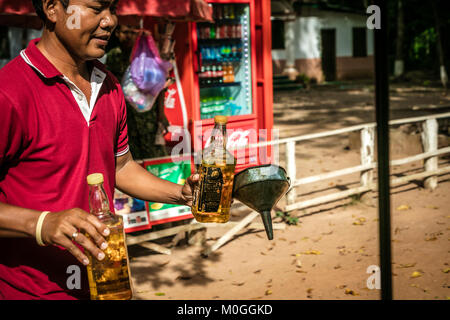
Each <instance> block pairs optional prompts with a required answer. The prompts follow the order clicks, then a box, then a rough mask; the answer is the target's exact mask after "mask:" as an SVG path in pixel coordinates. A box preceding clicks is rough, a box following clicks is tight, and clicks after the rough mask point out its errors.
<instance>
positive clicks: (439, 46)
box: [431, 0, 448, 92]
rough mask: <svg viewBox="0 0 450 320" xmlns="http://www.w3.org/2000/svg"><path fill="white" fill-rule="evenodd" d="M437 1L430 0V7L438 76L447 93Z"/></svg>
mask: <svg viewBox="0 0 450 320" xmlns="http://www.w3.org/2000/svg"><path fill="white" fill-rule="evenodd" d="M437 1H438V0H432V1H431V6H432V7H433V14H434V21H435V23H436V43H437V51H438V56H439V66H440V74H441V82H442V85H443V86H444V89H445V91H446V92H447V81H448V77H447V72H446V71H445V63H444V61H445V59H444V50H443V49H442V42H441V31H440V26H441V23H440V19H439V13H438V11H437Z"/></svg>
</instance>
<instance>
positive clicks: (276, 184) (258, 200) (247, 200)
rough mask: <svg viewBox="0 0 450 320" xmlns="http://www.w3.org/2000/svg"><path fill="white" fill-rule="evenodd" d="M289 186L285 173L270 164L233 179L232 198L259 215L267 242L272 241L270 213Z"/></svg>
mask: <svg viewBox="0 0 450 320" xmlns="http://www.w3.org/2000/svg"><path fill="white" fill-rule="evenodd" d="M289 186H290V179H289V177H287V175H286V171H285V170H284V169H283V168H282V167H279V166H276V165H271V164H269V165H262V166H255V167H251V168H247V169H245V170H243V171H241V172H239V173H238V174H236V175H235V177H234V182H233V198H235V199H237V200H239V201H240V202H242V203H243V204H245V205H246V206H248V207H250V208H252V209H253V210H255V211H257V212H259V213H260V214H261V218H262V221H263V223H264V228H265V229H266V234H267V238H268V239H269V240H272V239H273V228H272V218H271V216H270V212H271V211H272V208H273V207H274V206H275V205H276V204H277V202H278V201H279V200H280V199H281V198H282V197H283V196H284V195H285V194H286V192H287V190H288V189H289Z"/></svg>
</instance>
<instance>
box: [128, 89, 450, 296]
mask: <svg viewBox="0 0 450 320" xmlns="http://www.w3.org/2000/svg"><path fill="white" fill-rule="evenodd" d="M274 100H275V101H274V102H275V103H274V116H275V120H274V122H275V127H276V128H279V129H280V135H281V137H286V136H294V135H301V134H306V133H312V132H321V131H327V130H332V129H337V128H341V127H346V126H350V125H354V124H360V123H366V122H373V121H374V107H373V100H374V98H373V87H372V86H371V83H370V82H368V83H366V84H364V83H362V84H359V85H355V84H354V83H341V84H337V85H333V86H321V87H316V88H312V89H311V90H309V91H298V92H292V91H290V92H280V93H276V94H275V98H274ZM391 109H392V116H391V118H392V119H398V118H405V117H411V116H419V115H424V114H431V113H436V112H448V111H450V98H449V97H444V96H442V91H441V90H440V89H438V88H425V87H417V86H415V87H412V86H409V87H408V86H402V85H394V86H392V87H391ZM397 151H398V152H395V153H393V154H392V155H393V158H395V157H402V156H403V157H404V156H407V155H409V154H408V152H409V150H408V149H401V150H397ZM280 152H283V150H282V149H281V150H280ZM359 158H360V155H359V150H358V149H357V148H352V147H351V144H350V143H349V139H348V136H347V135H344V136H337V137H330V138H325V139H320V140H314V141H308V142H305V143H301V144H298V146H297V159H298V161H297V173H298V177H297V178H299V177H306V176H311V175H316V174H319V173H321V172H327V171H331V170H335V169H339V168H345V167H349V166H353V165H357V164H359V161H360V160H359ZM440 163H441V164H446V165H448V163H449V158H448V157H447V158H445V157H441V158H440ZM421 166H422V162H421V161H417V162H415V163H411V164H410V165H406V166H401V167H397V168H392V173H393V174H394V175H397V176H399V175H401V174H404V173H408V174H410V173H415V172H420V171H421V169H420V167H421ZM358 182H359V174H355V175H348V176H343V177H340V178H338V179H334V180H329V181H325V182H321V183H317V184H311V185H307V186H305V187H304V188H303V187H302V190H299V198H298V199H299V200H301V199H307V198H309V197H311V196H313V195H317V194H322V193H323V194H326V193H327V192H332V191H336V190H343V189H346V188H349V187H352V186H353V185H356V184H357V183H358ZM449 191H450V174H447V175H442V176H440V177H439V186H438V188H437V189H436V190H435V191H433V192H430V191H428V190H426V189H423V188H422V186H421V183H420V182H417V183H409V184H405V185H402V186H398V187H395V188H392V196H391V213H392V240H393V241H392V251H393V257H392V260H393V267H392V270H393V287H394V298H396V299H448V298H449V297H450V281H449V274H450V273H449V268H450V266H449V264H450V259H449V258H450V255H449V248H450V246H449V241H450V234H449V230H450V223H449V222H450V220H449V219H450V211H449V209H448V208H450V197H448V195H449V194H450V193H449ZM377 201H378V199H377V198H376V193H374V192H371V193H369V194H367V195H366V196H364V197H363V199H362V201H359V199H357V198H350V199H346V200H342V201H337V202H333V203H330V204H327V205H322V206H318V207H314V208H309V209H306V210H301V211H295V212H292V213H291V214H290V215H291V217H298V218H299V223H297V225H287V226H286V229H285V230H275V231H274V240H272V241H268V240H267V238H266V235H265V232H264V231H263V230H256V229H244V230H242V231H241V232H240V233H238V234H237V235H236V236H235V237H234V238H233V239H232V240H230V241H229V242H228V243H226V244H225V245H224V246H223V247H221V248H220V249H219V250H217V251H216V252H214V253H213V254H212V255H210V256H209V257H208V258H203V257H201V255H200V252H201V250H202V247H199V246H188V245H186V244H185V243H183V242H182V243H180V244H179V245H178V246H176V247H172V254H171V255H170V256H168V255H162V254H156V253H154V252H152V251H150V250H148V249H145V248H143V247H140V246H132V247H130V256H131V273H132V275H133V280H134V285H135V298H136V299H151V300H158V299H183V300H184V299H186V300H197V299H292V300H294V299H379V297H380V290H377V289H369V288H368V287H367V279H368V278H369V277H370V276H371V274H370V273H367V271H368V268H369V267H370V266H377V265H379V261H378V229H377V228H378V219H377V218H378V217H377V216H378V210H377ZM242 216H243V215H242V214H241V216H233V217H232V219H233V220H239V219H241V218H242ZM258 220H259V218H258ZM259 221H260V220H259ZM280 221H281V219H280V218H276V219H275V222H280ZM224 232H225V229H224V228H208V229H207V233H206V239H207V241H206V244H207V245H210V244H212V243H214V241H215V240H216V239H217V238H218V237H220V236H221V235H222V234H223V233H224ZM166 240H167V241H165V242H161V243H162V244H163V245H165V246H169V243H170V240H171V239H170V238H169V239H166ZM369 272H370V271H369Z"/></svg>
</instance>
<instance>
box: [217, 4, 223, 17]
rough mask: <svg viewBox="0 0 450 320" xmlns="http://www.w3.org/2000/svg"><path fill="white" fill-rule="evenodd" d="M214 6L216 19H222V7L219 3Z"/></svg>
mask: <svg viewBox="0 0 450 320" xmlns="http://www.w3.org/2000/svg"><path fill="white" fill-rule="evenodd" d="M215 8H216V19H219V20H220V19H223V7H222V6H221V5H218V6H216V7H215Z"/></svg>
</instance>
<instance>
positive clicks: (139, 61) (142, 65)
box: [131, 33, 172, 97]
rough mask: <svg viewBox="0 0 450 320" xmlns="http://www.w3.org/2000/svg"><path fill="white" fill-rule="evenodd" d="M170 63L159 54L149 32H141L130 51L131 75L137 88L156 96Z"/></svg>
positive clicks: (163, 82) (162, 86) (170, 65)
mask: <svg viewBox="0 0 450 320" xmlns="http://www.w3.org/2000/svg"><path fill="white" fill-rule="evenodd" d="M171 67H172V64H171V63H170V62H168V61H164V60H162V59H161V57H160V56H159V52H158V49H157V47H156V45H155V42H154V40H153V38H152V36H151V35H150V34H147V33H141V34H140V36H139V37H138V39H137V40H136V44H135V47H134V49H133V53H132V62H131V77H132V79H133V81H134V83H135V84H136V85H137V87H138V88H139V89H141V90H142V91H144V92H145V93H150V94H151V95H153V96H155V97H156V96H157V95H158V94H159V93H160V92H161V90H162V89H163V88H164V85H165V83H166V78H167V74H168V71H169V70H170V68H171Z"/></svg>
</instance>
